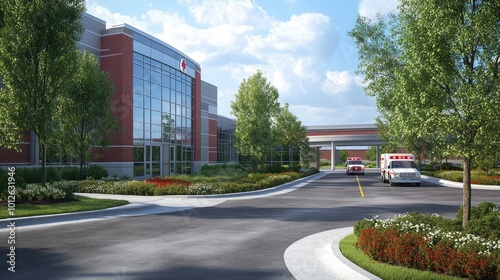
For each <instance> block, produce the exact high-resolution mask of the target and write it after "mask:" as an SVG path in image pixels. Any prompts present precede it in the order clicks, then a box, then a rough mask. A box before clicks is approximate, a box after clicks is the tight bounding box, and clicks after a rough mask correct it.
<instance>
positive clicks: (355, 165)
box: [345, 157, 365, 175]
mask: <svg viewBox="0 0 500 280" xmlns="http://www.w3.org/2000/svg"><path fill="white" fill-rule="evenodd" d="M345 174H347V175H350V174H361V175H365V165H364V164H363V162H362V161H361V158H360V157H348V158H347V159H346V161H345Z"/></svg>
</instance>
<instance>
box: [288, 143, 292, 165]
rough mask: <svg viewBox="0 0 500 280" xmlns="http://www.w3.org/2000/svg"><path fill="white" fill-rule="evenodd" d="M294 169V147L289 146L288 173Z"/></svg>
mask: <svg viewBox="0 0 500 280" xmlns="http://www.w3.org/2000/svg"><path fill="white" fill-rule="evenodd" d="M291 167H292V145H288V171H290V170H291Z"/></svg>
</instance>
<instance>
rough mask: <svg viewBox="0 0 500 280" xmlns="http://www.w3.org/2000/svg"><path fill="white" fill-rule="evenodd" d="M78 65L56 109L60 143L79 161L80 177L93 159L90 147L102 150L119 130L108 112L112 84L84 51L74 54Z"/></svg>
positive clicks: (96, 62) (93, 59) (96, 61)
mask: <svg viewBox="0 0 500 280" xmlns="http://www.w3.org/2000/svg"><path fill="white" fill-rule="evenodd" d="M75 52H77V54H76V55H75V57H76V61H75V62H74V64H75V65H76V66H77V69H76V72H75V74H74V76H73V79H71V80H69V81H68V90H67V91H66V92H65V93H64V95H63V96H62V98H61V105H60V107H59V110H58V115H59V116H60V117H59V119H60V122H61V127H60V128H61V134H60V137H58V139H59V143H60V145H61V146H62V147H64V148H65V149H66V151H67V152H68V153H70V154H75V155H78V157H79V158H80V169H81V170H80V176H81V177H83V172H84V167H85V166H86V163H87V162H88V161H90V160H92V159H93V158H94V153H92V152H91V147H95V146H101V147H105V146H106V145H107V144H108V143H109V139H108V137H109V134H110V133H111V132H113V131H116V130H117V129H118V125H117V120H116V117H115V115H114V114H113V113H112V111H111V109H112V108H111V98H112V94H113V91H114V86H113V83H112V82H111V81H110V80H109V77H108V74H107V73H104V72H101V71H100V70H99V62H98V60H97V58H96V57H95V56H94V55H93V54H90V53H87V52H86V51H84V52H80V51H75Z"/></svg>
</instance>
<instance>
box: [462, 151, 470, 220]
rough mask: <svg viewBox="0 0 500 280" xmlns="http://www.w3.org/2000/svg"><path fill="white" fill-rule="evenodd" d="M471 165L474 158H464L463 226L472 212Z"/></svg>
mask: <svg viewBox="0 0 500 280" xmlns="http://www.w3.org/2000/svg"><path fill="white" fill-rule="evenodd" d="M471 165H472V160H471V159H470V158H466V159H465V160H464V177H463V204H462V207H463V217H462V227H463V228H465V227H466V226H467V223H468V222H469V220H470V212H471V185H470V184H471Z"/></svg>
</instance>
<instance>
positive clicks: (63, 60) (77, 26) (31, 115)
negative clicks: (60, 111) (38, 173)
mask: <svg viewBox="0 0 500 280" xmlns="http://www.w3.org/2000/svg"><path fill="white" fill-rule="evenodd" d="M84 9H85V1H83V0H51V1H46V0H29V1H28V0H3V4H2V11H3V24H4V26H3V28H2V29H1V30H0V76H2V77H3V83H4V85H5V88H4V89H3V90H2V100H1V101H2V102H1V103H0V124H1V125H0V127H1V128H2V129H5V128H8V126H11V127H13V128H15V129H16V130H17V129H18V130H24V131H33V132H34V134H35V135H36V140H37V141H38V142H39V144H40V148H41V153H42V178H41V179H42V182H43V183H45V181H46V169H45V162H46V147H47V144H48V143H49V142H50V141H51V140H52V139H53V138H54V136H55V135H54V132H55V131H56V127H57V125H58V120H57V119H56V117H55V116H56V114H55V112H56V109H57V103H58V100H59V97H60V96H61V95H62V94H63V93H64V92H65V90H66V85H67V82H68V80H70V79H71V75H72V74H73V72H74V66H73V65H74V63H73V62H74V60H75V58H74V55H75V51H74V50H75V49H76V42H77V41H78V40H79V38H80V36H81V33H82V31H83V27H82V25H81V15H82V12H83V11H84Z"/></svg>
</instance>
